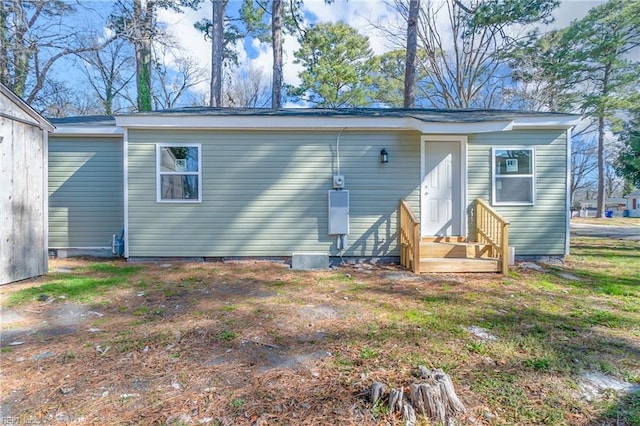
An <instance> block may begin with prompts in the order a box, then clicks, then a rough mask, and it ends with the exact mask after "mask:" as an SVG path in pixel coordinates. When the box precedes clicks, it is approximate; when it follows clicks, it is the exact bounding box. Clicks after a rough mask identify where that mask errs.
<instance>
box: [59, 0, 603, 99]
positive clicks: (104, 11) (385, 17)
mask: <svg viewBox="0 0 640 426" xmlns="http://www.w3.org/2000/svg"><path fill="white" fill-rule="evenodd" d="M79 1H80V2H81V4H82V5H83V8H81V11H82V12H81V22H75V23H74V25H83V26H85V25H86V26H90V27H93V28H94V29H95V31H96V32H98V33H103V34H106V33H108V30H107V29H106V28H104V27H103V25H104V17H105V16H107V15H108V13H109V12H110V11H111V9H112V7H113V2H112V1H107V0H79ZM602 2H603V0H564V1H562V3H561V6H560V7H559V8H558V9H557V11H556V13H555V18H556V22H555V24H553V27H563V26H566V25H568V24H569V23H570V22H571V21H572V20H574V19H578V18H581V17H583V16H584V15H585V14H586V13H587V11H588V10H589V9H590V8H592V7H594V6H596V5H598V4H600V3H602ZM240 4H241V1H240V0H230V1H229V5H228V7H227V12H228V14H236V13H237V10H238V8H239V7H240ZM304 5H305V6H304V7H305V11H304V12H305V18H306V19H307V20H308V23H317V22H327V21H330V22H338V21H342V22H345V23H347V24H349V25H352V26H353V27H355V28H357V29H358V30H359V32H360V33H361V34H364V35H366V36H368V37H369V41H370V44H371V48H372V50H373V51H374V53H376V54H381V53H384V52H385V51H388V50H391V49H393V48H394V47H397V46H394V45H393V43H392V42H390V39H389V38H388V37H386V36H384V35H382V34H380V32H379V31H377V30H376V28H375V26H374V25H372V23H376V24H378V25H380V24H382V25H384V26H385V27H386V28H397V30H398V31H399V32H404V31H405V30H404V25H405V24H404V22H402V20H401V19H400V17H399V16H398V15H397V12H395V11H394V10H393V9H392V8H390V7H389V6H388V5H387V2H385V1H380V0H348V1H345V0H335V1H334V2H333V4H331V5H327V4H325V2H324V0H305V2H304ZM210 16H211V3H210V1H208V0H205V1H203V2H202V4H201V6H200V7H199V9H198V10H188V9H187V10H185V11H184V13H176V12H173V11H161V12H160V13H159V16H158V20H159V21H160V22H162V23H165V24H166V28H167V31H168V33H169V34H171V35H172V37H173V38H174V39H175V41H176V43H177V44H178V45H179V46H180V48H179V49H177V50H176V52H177V54H178V55H183V56H189V57H191V58H193V59H194V60H195V61H196V62H197V63H198V64H199V65H200V66H201V67H202V68H203V69H204V70H206V71H207V73H208V70H209V67H210V61H211V44H210V43H209V42H208V41H207V40H205V39H204V37H203V34H202V33H200V32H199V31H198V30H196V29H195V28H194V26H193V24H194V23H195V22H198V21H199V20H201V19H202V18H210ZM240 47H241V48H240V49H239V50H240V52H239V59H240V69H239V70H237V72H236V73H235V74H236V75H241V73H242V72H243V70H248V69H254V70H261V72H262V74H263V79H264V81H265V84H267V85H268V84H270V80H271V68H272V52H271V46H270V45H269V44H266V43H261V42H259V41H258V40H255V39H250V38H248V39H246V40H245V43H244V45H243V46H240ZM298 47H299V44H298V42H297V40H296V38H295V37H294V36H291V35H289V36H285V42H284V48H285V53H284V70H283V71H284V79H285V83H287V84H292V85H296V84H297V83H298V82H299V79H298V73H299V72H300V71H301V67H300V66H299V65H297V64H294V61H293V52H294V51H295V50H297V49H298ZM174 60H175V58H173V57H167V58H166V59H165V62H166V63H167V64H168V65H171V64H172V63H175V62H173V61H174ZM64 68H65V70H63V71H60V70H58V72H57V77H58V78H62V79H69V75H68V74H69V69H68V67H64ZM72 79H74V80H77V77H72ZM74 84H75V81H74ZM208 88H209V82H208V79H205V81H203V82H202V83H201V84H200V85H199V86H197V87H196V88H195V89H196V92H197V93H199V95H198V96H200V98H201V99H206V98H207V97H206V93H207V92H208ZM186 101H187V102H188V100H186Z"/></svg>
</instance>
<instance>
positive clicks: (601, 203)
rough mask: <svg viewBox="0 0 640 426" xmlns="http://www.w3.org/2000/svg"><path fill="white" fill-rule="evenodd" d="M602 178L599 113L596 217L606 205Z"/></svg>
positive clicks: (602, 129)
mask: <svg viewBox="0 0 640 426" xmlns="http://www.w3.org/2000/svg"><path fill="white" fill-rule="evenodd" d="M604 180H605V179H604V116H603V115H602V114H600V117H598V199H597V202H598V204H597V210H596V217H603V216H604V209H605V207H606V193H605V187H604Z"/></svg>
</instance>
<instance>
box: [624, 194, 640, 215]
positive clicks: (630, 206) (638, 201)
mask: <svg viewBox="0 0 640 426" xmlns="http://www.w3.org/2000/svg"><path fill="white" fill-rule="evenodd" d="M624 198H625V199H626V201H627V210H629V217H640V189H638V190H636V191H633V192H632V193H630V194H627V195H626V196H625V197H624Z"/></svg>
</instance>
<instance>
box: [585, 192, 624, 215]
mask: <svg viewBox="0 0 640 426" xmlns="http://www.w3.org/2000/svg"><path fill="white" fill-rule="evenodd" d="M626 208H627V200H626V199H625V198H624V197H622V198H620V197H613V198H607V199H606V200H605V203H604V209H605V212H608V213H606V215H607V217H611V216H622V215H623V212H624V210H625V209H626ZM597 211H598V202H597V201H596V200H586V201H583V202H582V203H580V217H596V213H597Z"/></svg>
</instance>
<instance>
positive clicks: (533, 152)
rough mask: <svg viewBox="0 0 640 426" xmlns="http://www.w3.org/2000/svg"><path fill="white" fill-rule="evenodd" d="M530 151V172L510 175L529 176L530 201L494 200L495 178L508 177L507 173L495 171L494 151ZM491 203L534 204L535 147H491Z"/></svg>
mask: <svg viewBox="0 0 640 426" xmlns="http://www.w3.org/2000/svg"><path fill="white" fill-rule="evenodd" d="M498 150H499V151H523V150H529V151H531V160H532V161H531V163H532V164H531V173H530V174H526V175H511V176H512V177H520V178H523V177H530V178H531V201H530V202H528V201H527V202H518V201H496V192H497V191H496V188H497V186H496V179H497V178H498V177H502V178H505V177H509V175H498V174H497V173H496V151H498ZM491 204H492V205H494V206H533V205H535V204H536V148H535V147H533V146H494V147H492V148H491Z"/></svg>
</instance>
